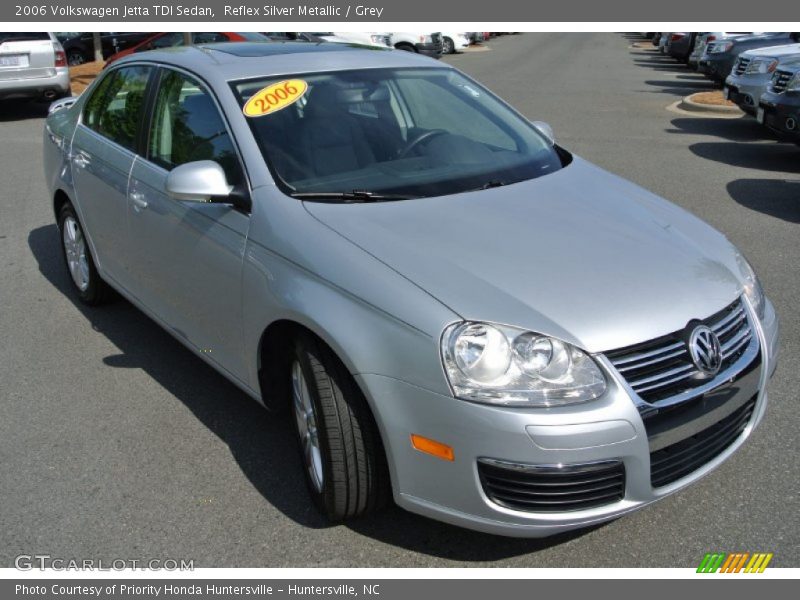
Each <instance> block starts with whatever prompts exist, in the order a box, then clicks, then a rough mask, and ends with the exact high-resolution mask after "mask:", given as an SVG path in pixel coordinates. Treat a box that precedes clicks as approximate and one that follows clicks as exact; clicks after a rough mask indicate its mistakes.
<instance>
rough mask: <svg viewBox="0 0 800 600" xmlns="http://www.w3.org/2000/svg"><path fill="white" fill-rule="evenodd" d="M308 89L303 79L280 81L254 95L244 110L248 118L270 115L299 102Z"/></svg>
mask: <svg viewBox="0 0 800 600" xmlns="http://www.w3.org/2000/svg"><path fill="white" fill-rule="evenodd" d="M307 89H308V84H307V83H306V82H305V81H303V80H302V79H287V80H286V81H279V82H278V83H273V84H272V85H268V86H267V87H265V88H264V89H262V90H259V91H258V92H256V93H255V94H253V95H252V96H251V97H250V99H249V100H248V101H247V102H246V103H245V105H244V108H243V109H242V110H243V111H244V114H245V116H248V117H262V116H264V115H269V114H272V113H274V112H277V111H279V110H281V109H282V108H286V107H287V106H289V105H290V104H294V103H295V102H297V101H298V100H299V99H300V98H302V97H303V94H305V93H306V90H307Z"/></svg>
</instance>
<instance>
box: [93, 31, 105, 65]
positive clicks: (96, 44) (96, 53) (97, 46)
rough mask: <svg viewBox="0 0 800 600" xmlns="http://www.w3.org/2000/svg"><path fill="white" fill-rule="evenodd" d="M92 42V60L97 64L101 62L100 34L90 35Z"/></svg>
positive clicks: (101, 43) (96, 32) (101, 46)
mask: <svg viewBox="0 0 800 600" xmlns="http://www.w3.org/2000/svg"><path fill="white" fill-rule="evenodd" d="M92 41H93V42H94V59H95V60H96V61H98V62H102V60H103V40H102V38H101V37H100V32H99V31H95V32H94V33H92Z"/></svg>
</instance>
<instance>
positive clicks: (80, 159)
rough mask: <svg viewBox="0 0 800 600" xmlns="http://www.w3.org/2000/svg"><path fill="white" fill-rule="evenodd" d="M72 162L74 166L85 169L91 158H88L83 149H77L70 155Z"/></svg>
mask: <svg viewBox="0 0 800 600" xmlns="http://www.w3.org/2000/svg"><path fill="white" fill-rule="evenodd" d="M72 162H74V163H75V166H76V167H80V168H81V169H85V168H86V167H88V166H89V165H90V164H91V163H92V161H91V159H90V158H89V155H88V154H86V153H85V152H84V151H83V150H78V151H77V152H76V153H75V154H73V155H72Z"/></svg>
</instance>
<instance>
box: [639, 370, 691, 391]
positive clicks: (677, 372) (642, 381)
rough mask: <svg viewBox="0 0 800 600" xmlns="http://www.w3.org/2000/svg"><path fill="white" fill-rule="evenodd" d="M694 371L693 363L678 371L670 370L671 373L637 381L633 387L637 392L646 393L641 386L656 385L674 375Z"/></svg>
mask: <svg viewBox="0 0 800 600" xmlns="http://www.w3.org/2000/svg"><path fill="white" fill-rule="evenodd" d="M692 370H694V365H692V364H691V363H689V364H685V365H682V366H680V367H677V368H676V369H670V370H669V371H662V372H661V373H658V374H657V375H651V376H650V377H645V378H643V379H636V380H635V381H631V382H630V384H631V387H632V388H633V389H635V390H636V391H644V390H643V389H642V390H640V388H641V386H643V385H647V384H648V383H654V382H656V381H660V380H661V379H665V378H667V377H672V376H674V375H679V374H680V373H685V372H686V371H692Z"/></svg>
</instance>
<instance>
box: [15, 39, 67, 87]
mask: <svg viewBox="0 0 800 600" xmlns="http://www.w3.org/2000/svg"><path fill="white" fill-rule="evenodd" d="M70 95H71V90H70V81H69V67H68V66H67V56H66V54H65V53H64V48H63V47H62V46H61V43H60V42H59V41H58V39H57V38H56V36H55V35H54V34H53V33H45V32H41V33H35V32H11V33H0V99H6V98H34V99H42V100H50V101H52V100H57V99H58V98H63V97H64V96H70Z"/></svg>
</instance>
